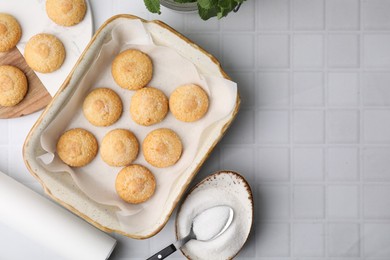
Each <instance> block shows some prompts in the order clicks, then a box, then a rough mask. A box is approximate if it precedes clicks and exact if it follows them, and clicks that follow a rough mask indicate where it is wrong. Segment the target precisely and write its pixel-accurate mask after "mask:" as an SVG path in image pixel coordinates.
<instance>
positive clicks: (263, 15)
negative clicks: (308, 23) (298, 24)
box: [257, 0, 291, 30]
mask: <svg viewBox="0 0 390 260" xmlns="http://www.w3.org/2000/svg"><path fill="white" fill-rule="evenodd" d="M290 2H291V1H289V0H264V1H257V6H258V8H257V14H258V15H257V17H258V27H259V28H260V29H261V30H287V29H288V28H289V24H290V20H289V19H290Z"/></svg>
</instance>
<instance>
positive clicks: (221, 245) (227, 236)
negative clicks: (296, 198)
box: [176, 176, 253, 260]
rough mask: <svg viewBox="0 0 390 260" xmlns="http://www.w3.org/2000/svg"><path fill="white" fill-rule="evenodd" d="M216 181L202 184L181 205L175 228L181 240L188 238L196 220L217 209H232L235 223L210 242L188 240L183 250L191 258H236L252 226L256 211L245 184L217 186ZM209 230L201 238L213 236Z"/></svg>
mask: <svg viewBox="0 0 390 260" xmlns="http://www.w3.org/2000/svg"><path fill="white" fill-rule="evenodd" d="M225 177H226V176H225ZM228 178H229V176H228ZM214 180H215V179H214ZM214 180H211V181H210V183H211V184H212V185H211V184H210V185H209V184H207V185H203V186H202V185H200V186H199V187H198V188H197V189H195V190H193V191H192V193H191V194H189V196H188V197H187V199H186V200H185V202H184V204H183V205H182V206H181V209H180V212H179V214H178V216H177V225H176V228H177V230H176V231H177V234H178V237H179V238H182V237H184V236H186V235H188V233H189V232H190V228H191V223H192V220H193V219H194V217H195V216H197V215H198V214H199V213H201V212H202V211H204V210H206V209H208V208H211V207H214V206H219V205H226V206H229V207H231V208H232V209H233V210H234V218H233V222H232V223H231V225H230V227H229V228H228V229H227V230H226V231H225V232H224V233H223V234H221V235H220V236H219V237H217V238H215V239H213V240H211V241H207V242H202V241H197V240H191V241H189V242H188V243H187V244H186V245H185V246H184V247H183V248H182V250H183V252H184V254H186V255H187V256H190V257H191V259H213V260H217V259H228V258H231V257H233V256H235V255H236V253H237V252H238V251H239V250H240V249H241V247H242V246H243V244H244V243H245V241H246V239H247V237H248V234H249V231H250V228H251V225H252V211H253V208H252V202H251V201H250V199H249V197H250V196H248V191H247V190H246V189H245V188H243V186H242V185H230V184H229V185H222V187H218V182H217V181H214ZM227 181H228V182H229V180H227ZM224 182H225V180H222V183H224ZM224 184H226V183H224ZM235 184H237V183H235ZM224 223H225V222H224ZM209 231H210V232H207V231H205V230H203V231H202V232H205V233H204V234H203V233H202V236H203V235H204V236H205V237H206V236H208V235H210V234H211V233H212V231H211V230H209ZM214 231H215V230H214ZM206 233H209V234H206Z"/></svg>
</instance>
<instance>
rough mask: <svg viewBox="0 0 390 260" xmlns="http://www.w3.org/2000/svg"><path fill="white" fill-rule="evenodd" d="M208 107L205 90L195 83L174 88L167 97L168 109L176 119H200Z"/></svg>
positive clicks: (187, 120) (191, 120)
mask: <svg viewBox="0 0 390 260" xmlns="http://www.w3.org/2000/svg"><path fill="white" fill-rule="evenodd" d="M208 108H209V98H208V96H207V94H206V92H205V91H204V90H203V89H202V88H201V87H199V86H198V85H195V84H188V85H183V86H180V87H178V88H176V89H175V90H174V91H173V92H172V94H171V96H170V97H169V109H170V110H171V112H172V114H173V116H174V117H176V119H178V120H180V121H184V122H194V121H197V120H199V119H201V118H202V117H203V116H204V115H205V114H206V112H207V110H208Z"/></svg>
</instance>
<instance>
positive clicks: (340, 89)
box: [327, 72, 359, 107]
mask: <svg viewBox="0 0 390 260" xmlns="http://www.w3.org/2000/svg"><path fill="white" fill-rule="evenodd" d="M327 82H328V86H327V91H328V92H327V96H328V105H329V106H343V107H350V106H357V105H358V104H359V74H358V73H356V72H329V73H328V80H327Z"/></svg>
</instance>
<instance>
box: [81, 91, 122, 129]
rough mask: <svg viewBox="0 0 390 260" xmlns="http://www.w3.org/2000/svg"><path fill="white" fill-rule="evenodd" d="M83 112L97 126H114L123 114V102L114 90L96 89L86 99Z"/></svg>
mask: <svg viewBox="0 0 390 260" xmlns="http://www.w3.org/2000/svg"><path fill="white" fill-rule="evenodd" d="M83 112H84V116H85V117H86V118H87V120H88V121H89V122H90V123H91V124H93V125H95V126H109V125H112V124H114V123H115V122H116V121H118V119H119V118H120V116H121V114H122V100H121V98H120V97H119V96H118V94H116V93H115V91H113V90H112V89H109V88H96V89H94V90H92V91H91V92H90V93H89V94H88V96H87V97H86V98H85V100H84V103H83Z"/></svg>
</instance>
